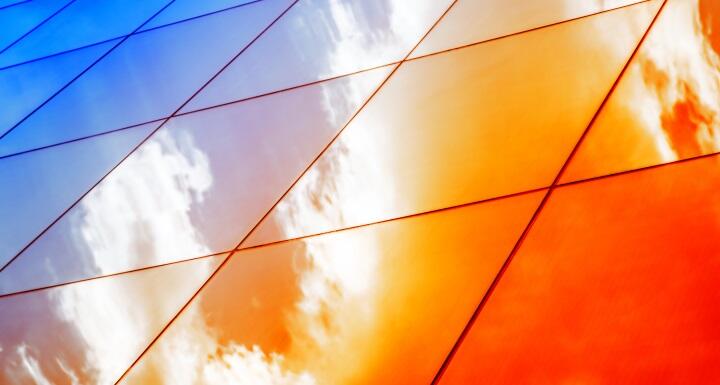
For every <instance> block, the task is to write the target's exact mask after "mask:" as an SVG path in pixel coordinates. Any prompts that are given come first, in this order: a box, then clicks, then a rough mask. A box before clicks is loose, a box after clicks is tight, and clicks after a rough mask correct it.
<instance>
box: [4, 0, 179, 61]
mask: <svg viewBox="0 0 720 385" xmlns="http://www.w3.org/2000/svg"><path fill="white" fill-rule="evenodd" d="M167 2H168V0H143V1H130V0H76V1H75V2H74V3H72V4H71V5H70V6H69V7H67V8H66V9H64V10H63V11H62V12H61V13H59V14H58V15H57V16H55V17H53V18H52V19H50V20H49V21H48V22H47V23H45V24H43V25H42V26H41V27H40V28H38V29H36V30H35V31H33V33H31V34H30V35H28V36H26V37H25V38H23V39H22V40H21V41H20V42H18V44H15V45H14V46H13V47H11V48H10V49H8V50H7V51H5V52H3V53H2V54H0V67H4V66H8V65H11V64H15V63H21V62H24V61H27V60H31V59H35V58H38V57H43V56H47V55H52V54H55V53H58V52H63V51H66V50H69V49H73V48H78V47H83V46H86V45H88V44H92V43H97V42H100V41H105V40H108V39H113V38H117V37H119V36H123V35H127V34H128V33H130V32H132V31H134V30H135V29H137V28H138V27H140V25H142V24H143V23H144V22H145V21H147V20H148V19H149V18H150V17H152V16H153V15H154V14H155V13H157V12H158V11H160V9H162V7H163V6H164V5H165V4H167Z"/></svg>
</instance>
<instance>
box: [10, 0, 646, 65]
mask: <svg viewBox="0 0 720 385" xmlns="http://www.w3.org/2000/svg"><path fill="white" fill-rule="evenodd" d="M26 1H30V0H26ZM261 1H265V0H252V1H249V2H247V3H242V4H237V5H233V6H230V7H226V8H222V9H216V10H214V11H210V12H206V13H203V14H200V15H195V16H190V17H187V18H184V19H180V20H175V21H171V22H169V23H167V24H161V25H158V26H155V27H151V28H148V29H143V30H142V31H137V32H130V33H127V34H124V35H119V36H115V37H112V38H108V39H105V40H101V41H96V42H94V43H90V44H85V45H83V46H80V47H75V48H70V49H66V50H64V51H59V52H55V53H51V54H49V55H44V56H39V57H36V58H33V59H27V60H25V61H21V62H17V63H14V64H8V65H5V66H2V67H0V72H1V71H3V70H6V69H9V68H13V67H19V66H22V65H25V64H29V63H34V62H37V61H41V60H44V59H49V58H52V57H56V56H62V55H64V54H66V53H71V52H75V51H79V50H82V49H85V48H90V47H94V46H97V45H101V44H105V43H108V42H111V41H113V40H118V39H122V38H124V37H130V36H135V35H140V34H143V33H146V32H150V31H155V30H157V29H162V28H165V27H170V26H173V25H175V24H182V23H185V22H187V21H192V20H195V19H200V18H203V17H205V16H211V15H214V14H216V13H222V12H225V11H230V10H233V9H236V8H240V7H244V6H246V5H251V4H255V3H259V2H261ZM643 1H649V0H643ZM2 9H3V8H0V10H2Z"/></svg>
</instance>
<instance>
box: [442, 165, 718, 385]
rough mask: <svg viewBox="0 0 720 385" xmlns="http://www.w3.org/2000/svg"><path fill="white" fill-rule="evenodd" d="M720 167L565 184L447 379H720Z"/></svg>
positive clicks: (678, 167)
mask: <svg viewBox="0 0 720 385" xmlns="http://www.w3.org/2000/svg"><path fill="white" fill-rule="evenodd" d="M719 167H720V161H719V160H718V158H717V157H713V158H709V159H703V160H695V161H692V162H691V163H685V164H679V165H672V166H668V167H665V168H660V169H655V170H649V171H645V172H641V173H633V174H629V175H622V176H618V177H613V178H609V179H604V180H599V181H595V182H588V183H585V184H579V185H573V186H567V187H562V188H560V189H558V190H556V191H555V192H554V193H553V195H552V197H551V198H550V201H549V203H548V205H547V207H545V208H544V209H543V212H542V215H541V217H540V219H539V220H538V222H537V223H535V225H534V226H533V229H532V231H531V232H530V234H529V236H528V238H527V239H526V240H525V242H524V243H523V246H522V248H521V249H520V251H519V253H518V254H517V255H516V256H515V259H514V260H513V262H512V264H511V267H510V268H509V269H508V271H507V272H506V274H505V275H504V276H503V278H502V280H501V282H500V284H499V285H498V287H497V289H496V290H495V291H494V293H493V295H492V297H491V298H490V300H489V302H488V303H487V306H486V307H485V308H484V309H483V311H482V312H481V313H480V315H479V317H478V319H477V321H476V322H475V324H474V325H473V326H472V329H471V331H470V333H469V334H468V337H467V338H466V339H465V340H464V342H463V344H462V347H461V348H460V350H459V351H458V354H457V355H456V356H455V357H454V359H453V361H452V364H451V365H450V367H449V368H448V370H447V371H446V372H445V375H444V376H443V380H442V381H441V384H444V385H447V384H470V383H488V384H617V383H628V384H714V383H717V382H718V381H720V366H718V365H716V363H717V358H718V357H720V328H718V327H717V325H718V323H720V310H718V306H717V304H718V301H720V292H719V291H718V289H717V282H718V276H719V275H720V244H718V242H717V239H718V236H719V235H720V216H718V213H719V211H718V210H719V209H720V197H719V196H718V194H717V191H718V189H719V188H720V172H718V170H719V169H720V168H719Z"/></svg>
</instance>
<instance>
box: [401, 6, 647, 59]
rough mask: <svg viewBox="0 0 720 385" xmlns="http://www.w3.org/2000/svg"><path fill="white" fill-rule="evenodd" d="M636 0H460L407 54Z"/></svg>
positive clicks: (432, 49) (492, 36)
mask: <svg viewBox="0 0 720 385" xmlns="http://www.w3.org/2000/svg"><path fill="white" fill-rule="evenodd" d="M637 2H638V0H611V1H596V0H544V1H527V0H483V1H477V0H459V1H458V2H457V3H456V4H455V5H454V6H453V7H452V9H451V10H450V12H448V13H447V15H445V17H444V18H443V19H442V20H441V21H440V23H439V24H438V25H437V26H436V27H435V28H434V29H433V30H432V32H431V33H430V34H429V35H428V36H427V37H426V38H425V40H423V42H422V43H421V44H420V46H418V48H417V50H415V51H414V52H413V54H412V55H410V57H418V56H423V55H427V54H430V53H433V52H438V51H443V50H446V49H450V48H455V47H460V46H464V45H468V44H473V43H477V42H480V41H484V40H488V39H493V38H498V37H500V36H505V35H509V34H512V33H516V32H520V31H525V30H529V29H532V28H538V27H542V26H544V25H548V24H553V23H557V22H561V21H563V20H569V19H573V18H577V17H581V16H584V15H589V14H592V13H596V12H600V11H603V10H608V9H613V8H617V7H621V6H623V5H628V4H632V3H637Z"/></svg>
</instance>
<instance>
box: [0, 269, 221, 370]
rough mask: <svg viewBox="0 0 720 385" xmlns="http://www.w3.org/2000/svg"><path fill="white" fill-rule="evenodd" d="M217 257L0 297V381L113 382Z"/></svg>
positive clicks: (205, 275) (199, 282)
mask: <svg viewBox="0 0 720 385" xmlns="http://www.w3.org/2000/svg"><path fill="white" fill-rule="evenodd" d="M224 258H225V256H224V255H223V256H215V257H209V258H205V259H201V260H195V261H188V262H183V263H179V264H175V265H169V266H162V267H157V268H153V269H149V270H143V271H138V272H133V273H128V274H123V275H118V276H113V277H104V278H100V279H96V280H91V281H85V282H79V283H75V284H70V285H65V286H59V287H55V288H51V289H46V290H40V291H34V292H30V293H24V294H19V295H12V296H6V297H1V298H0V314H2V315H3V316H2V317H0V346H1V347H2V351H0V383H3V384H112V383H114V382H115V381H116V380H117V379H118V378H119V377H120V376H121V375H122V373H123V372H124V371H125V370H126V369H127V367H128V366H130V365H131V364H132V363H133V361H134V360H135V359H136V358H137V357H138V356H139V355H140V353H142V351H143V350H144V349H145V347H146V346H147V345H148V344H149V343H150V342H151V341H152V340H153V338H155V336H156V335H158V334H159V333H160V332H161V330H162V329H163V328H164V327H165V325H166V324H167V323H168V322H170V320H171V319H172V318H173V317H174V316H175V314H177V312H179V311H180V309H181V308H182V307H183V305H184V304H185V303H186V302H187V301H188V300H189V299H190V298H191V297H192V296H193V294H194V293H195V292H196V291H197V290H198V289H199V288H200V287H201V286H202V284H203V283H204V282H205V281H206V280H207V278H208V277H209V276H210V274H212V272H213V271H214V270H215V269H216V268H217V266H218V265H219V263H220V262H221V261H222V260H223V259H224Z"/></svg>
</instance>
